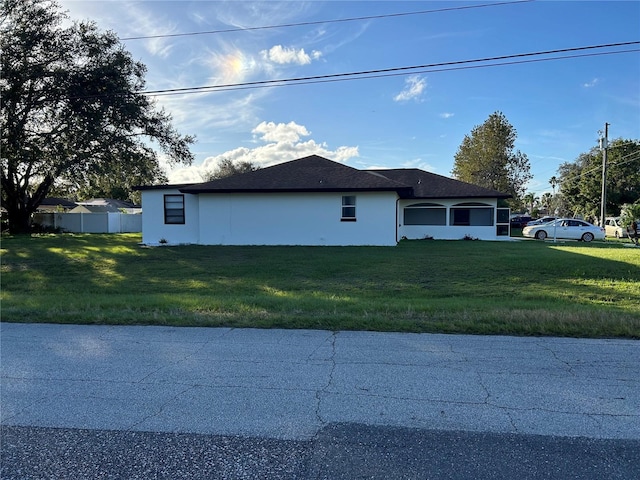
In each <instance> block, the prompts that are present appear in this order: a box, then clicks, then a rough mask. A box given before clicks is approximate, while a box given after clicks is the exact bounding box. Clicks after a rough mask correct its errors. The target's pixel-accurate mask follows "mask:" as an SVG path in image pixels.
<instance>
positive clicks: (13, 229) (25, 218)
mask: <svg viewBox="0 0 640 480" xmlns="http://www.w3.org/2000/svg"><path fill="white" fill-rule="evenodd" d="M7 220H8V222H9V233H10V234H12V235H16V234H21V233H30V232H31V212H28V211H27V210H25V209H23V208H15V207H12V206H8V207H7Z"/></svg>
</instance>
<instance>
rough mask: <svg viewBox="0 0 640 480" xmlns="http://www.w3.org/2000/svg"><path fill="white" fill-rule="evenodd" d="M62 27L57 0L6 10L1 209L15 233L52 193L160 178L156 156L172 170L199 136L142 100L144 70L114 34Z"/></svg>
mask: <svg viewBox="0 0 640 480" xmlns="http://www.w3.org/2000/svg"><path fill="white" fill-rule="evenodd" d="M65 21H67V24H68V19H67V17H66V15H65V14H64V13H62V12H61V11H60V10H59V6H58V4H57V3H56V2H55V1H46V0H2V3H1V6H0V34H1V37H0V42H1V43H0V46H1V48H2V59H1V62H2V65H1V66H2V79H1V80H0V87H1V92H0V93H1V95H2V112H1V128H2V143H1V145H0V147H1V162H2V165H1V166H2V169H1V170H2V171H1V175H2V178H1V180H2V205H3V207H4V208H5V209H6V210H7V213H8V219H9V228H10V230H11V231H12V232H14V233H16V232H23V231H27V230H28V229H29V224H30V217H31V214H32V213H33V212H34V211H35V209H36V207H37V206H38V205H39V204H40V202H41V201H42V200H43V199H44V198H45V197H46V195H47V194H48V192H49V191H50V190H51V189H52V188H53V187H57V188H60V189H63V188H69V189H71V190H72V191H73V190H74V189H75V190H80V189H82V188H86V187H87V186H90V185H91V184H92V183H93V184H96V183H103V184H109V183H110V184H111V185H113V186H114V187H115V186H118V187H119V188H122V189H123V190H126V189H128V188H129V183H132V182H138V181H139V183H151V182H154V181H158V180H162V179H163V172H162V169H161V167H160V163H159V155H160V153H159V152H158V151H157V149H158V148H159V150H160V152H161V153H164V155H165V156H166V159H167V160H168V161H169V162H170V163H185V164H190V163H191V162H192V160H193V156H192V154H191V152H190V151H189V146H190V144H191V143H193V141H194V139H193V137H190V136H182V135H180V134H179V133H178V132H177V131H176V130H175V129H174V128H173V126H172V124H171V117H170V116H169V115H168V114H167V113H166V112H165V111H163V110H161V109H158V108H157V107H156V105H155V104H154V102H153V101H152V100H151V99H150V97H147V96H145V95H144V94H143V89H144V87H145V79H144V76H145V73H146V67H145V66H144V65H143V64H142V63H140V62H136V61H134V60H133V59H132V57H131V55H130V53H129V52H127V51H126V50H125V49H124V48H123V46H122V45H121V44H120V42H119V40H118V38H117V36H116V35H115V34H114V33H113V32H101V31H99V30H98V27H97V26H96V25H95V24H94V23H92V22H76V23H73V24H71V25H70V26H65V24H64V22H65ZM154 147H155V148H154Z"/></svg>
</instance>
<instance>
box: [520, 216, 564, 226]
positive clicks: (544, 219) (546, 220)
mask: <svg viewBox="0 0 640 480" xmlns="http://www.w3.org/2000/svg"><path fill="white" fill-rule="evenodd" d="M556 218H558V217H542V218H539V219H538V220H532V221H530V222H529V223H527V227H530V226H532V225H542V224H543V223H549V222H553V221H554V220H555V219H556Z"/></svg>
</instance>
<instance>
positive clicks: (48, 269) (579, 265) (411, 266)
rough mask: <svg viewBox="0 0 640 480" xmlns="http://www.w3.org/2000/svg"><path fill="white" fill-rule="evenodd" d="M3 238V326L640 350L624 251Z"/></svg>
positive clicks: (630, 264) (514, 245) (637, 274)
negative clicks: (486, 339) (457, 339)
mask: <svg viewBox="0 0 640 480" xmlns="http://www.w3.org/2000/svg"><path fill="white" fill-rule="evenodd" d="M139 242H140V236H139V235H136V234H124V235H88V234H85V235H80V234H75V235H74V234H66V235H41V236H16V237H11V236H6V237H3V238H2V245H1V252H2V258H1V260H2V276H1V286H2V291H1V297H0V298H1V300H2V320H3V321H14V322H59V323H101V324H156V325H182V326H234V327H263V328H272V327H281V328H319V329H330V330H348V329H351V330H379V331H403V332H446V333H474V334H513V335H556V336H579V337H623V338H640V249H637V248H634V247H630V246H627V245H625V244H624V243H622V242H609V241H608V242H603V243H595V242H594V243H592V244H582V243H577V242H567V243H560V242H559V243H557V244H554V243H544V242H537V241H513V242H482V241H404V242H401V243H400V244H399V245H398V246H397V247H395V248H394V247H223V246H211V247H206V246H180V247H158V248H145V247H141V246H139Z"/></svg>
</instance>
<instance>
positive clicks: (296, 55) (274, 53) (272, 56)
mask: <svg viewBox="0 0 640 480" xmlns="http://www.w3.org/2000/svg"><path fill="white" fill-rule="evenodd" d="M260 54H261V55H262V57H263V58H264V59H265V60H268V61H270V62H273V63H277V64H280V65H285V64H288V63H294V64H297V65H308V64H310V63H311V60H312V59H313V60H318V59H319V58H320V57H321V56H322V53H321V52H319V51H317V50H314V51H312V52H311V55H309V54H308V53H306V52H305V51H304V48H301V49H300V50H296V49H295V48H286V47H283V46H282V45H275V46H273V47H271V48H270V49H269V50H262V51H261V52H260Z"/></svg>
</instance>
